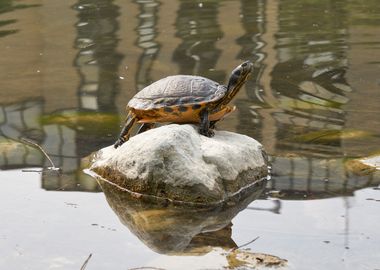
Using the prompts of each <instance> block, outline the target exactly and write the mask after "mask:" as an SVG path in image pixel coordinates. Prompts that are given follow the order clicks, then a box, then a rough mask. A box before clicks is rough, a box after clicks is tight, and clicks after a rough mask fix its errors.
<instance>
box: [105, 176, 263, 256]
mask: <svg viewBox="0 0 380 270" xmlns="http://www.w3.org/2000/svg"><path fill="white" fill-rule="evenodd" d="M98 182H99V184H100V186H101V188H102V189H103V192H104V194H105V196H106V198H107V201H108V203H109V205H110V206H111V208H112V209H113V211H114V212H115V213H116V215H117V216H118V217H119V219H120V221H121V222H122V223H123V224H124V225H125V226H127V227H128V228H129V230H130V231H131V232H133V233H134V234H135V235H136V236H137V237H138V238H139V239H140V240H141V241H142V242H143V243H144V244H145V245H147V246H148V247H149V248H150V249H152V250H154V251H156V252H158V253H162V254H171V255H173V254H178V255H186V254H188V255H202V254H205V253H208V252H210V251H211V250H212V249H213V247H222V248H224V249H231V248H235V247H236V244H235V242H234V241H233V240H232V238H231V227H232V223H231V220H232V218H234V217H235V216H236V215H237V214H238V213H239V212H240V211H242V210H243V209H245V208H246V207H247V206H248V205H249V204H250V203H251V202H252V201H253V200H255V199H257V198H258V197H259V196H260V194H261V193H262V191H263V189H264V188H265V184H266V180H263V181H260V182H258V183H257V185H254V186H253V187H252V188H250V189H249V191H246V192H245V193H244V194H243V195H242V197H241V199H240V200H238V201H234V202H229V203H228V204H225V205H218V206H202V207H195V206H194V205H190V204H181V203H175V204H170V205H169V204H168V202H167V201H165V200H162V201H152V199H151V198H149V197H145V196H136V195H133V194H131V193H130V192H129V191H127V190H124V189H121V188H119V187H118V186H116V185H114V184H110V183H108V182H106V181H103V180H99V181H98Z"/></svg>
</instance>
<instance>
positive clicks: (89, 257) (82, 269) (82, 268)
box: [80, 253, 92, 270]
mask: <svg viewBox="0 0 380 270" xmlns="http://www.w3.org/2000/svg"><path fill="white" fill-rule="evenodd" d="M91 257H92V253H90V255H88V258H87V259H86V260H85V261H84V263H83V265H82V267H81V268H80V270H84V269H85V268H86V266H87V263H88V261H89V260H90V259H91Z"/></svg>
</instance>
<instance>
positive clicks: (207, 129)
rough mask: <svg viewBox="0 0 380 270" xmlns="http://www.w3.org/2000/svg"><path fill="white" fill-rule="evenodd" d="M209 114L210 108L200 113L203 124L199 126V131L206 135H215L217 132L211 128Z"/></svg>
mask: <svg viewBox="0 0 380 270" xmlns="http://www.w3.org/2000/svg"><path fill="white" fill-rule="evenodd" d="M208 116H209V111H208V110H203V111H202V112H201V114H200V118H201V124H200V127H199V133H200V134H202V135H204V136H206V137H213V136H214V135H215V134H214V131H213V130H212V129H210V120H209V118H208Z"/></svg>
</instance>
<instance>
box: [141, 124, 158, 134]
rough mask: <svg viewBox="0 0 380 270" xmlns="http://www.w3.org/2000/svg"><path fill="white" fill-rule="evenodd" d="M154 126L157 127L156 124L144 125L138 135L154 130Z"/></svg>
mask: <svg viewBox="0 0 380 270" xmlns="http://www.w3.org/2000/svg"><path fill="white" fill-rule="evenodd" d="M154 125H155V123H144V124H142V125H141V127H140V128H139V130H138V131H137V134H140V133H143V132H145V131H147V130H149V129H152V128H154Z"/></svg>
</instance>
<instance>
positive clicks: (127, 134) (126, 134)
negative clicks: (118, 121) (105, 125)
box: [113, 113, 137, 148]
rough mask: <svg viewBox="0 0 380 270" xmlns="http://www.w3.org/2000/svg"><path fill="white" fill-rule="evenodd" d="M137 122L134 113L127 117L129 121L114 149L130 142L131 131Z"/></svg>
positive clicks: (126, 122)
mask: <svg viewBox="0 0 380 270" xmlns="http://www.w3.org/2000/svg"><path fill="white" fill-rule="evenodd" d="M136 121H137V118H136V116H135V115H134V114H132V113H129V114H128V116H127V120H126V121H125V125H124V127H123V129H122V130H121V132H120V135H119V138H118V139H117V141H116V142H115V143H114V145H113V147H115V148H118V147H119V146H121V145H122V144H123V143H125V142H126V141H128V140H129V137H130V134H131V129H132V127H133V125H134V124H135V123H136Z"/></svg>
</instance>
